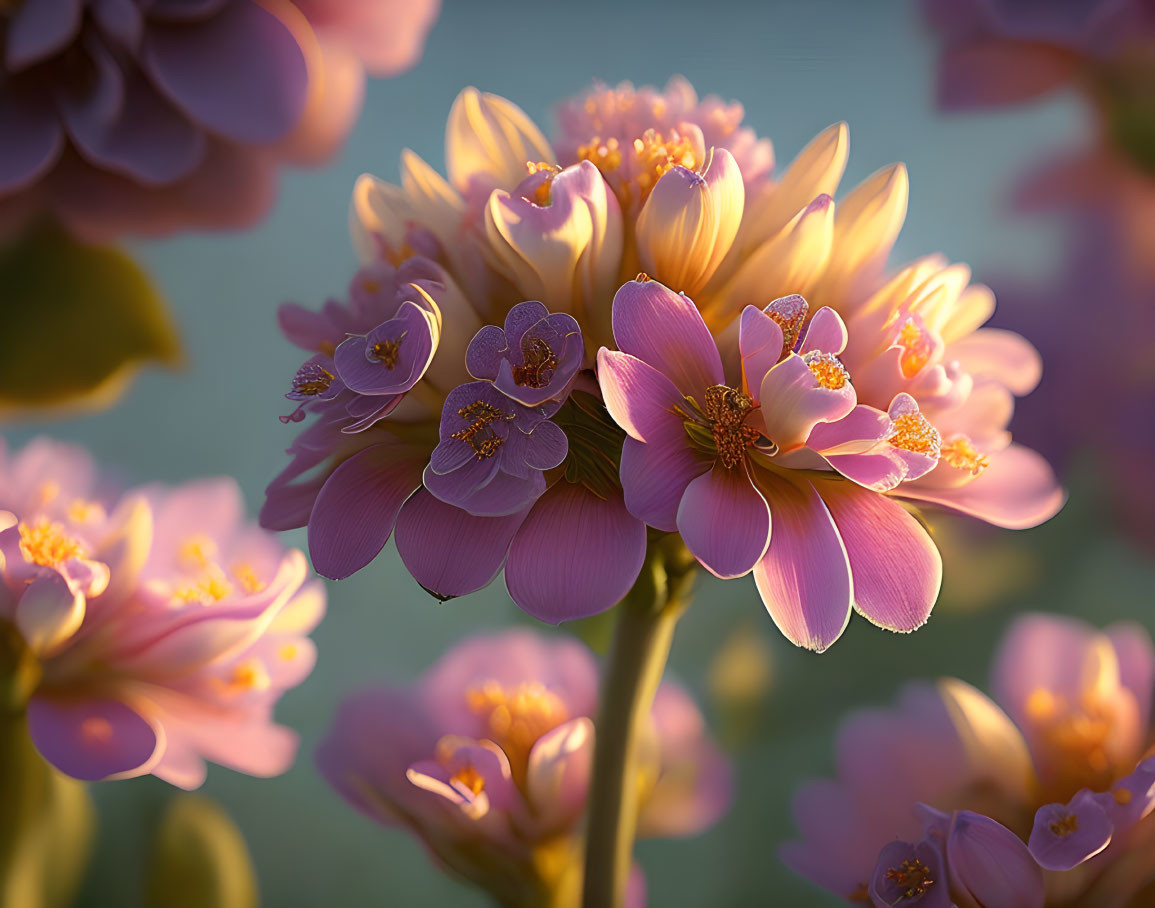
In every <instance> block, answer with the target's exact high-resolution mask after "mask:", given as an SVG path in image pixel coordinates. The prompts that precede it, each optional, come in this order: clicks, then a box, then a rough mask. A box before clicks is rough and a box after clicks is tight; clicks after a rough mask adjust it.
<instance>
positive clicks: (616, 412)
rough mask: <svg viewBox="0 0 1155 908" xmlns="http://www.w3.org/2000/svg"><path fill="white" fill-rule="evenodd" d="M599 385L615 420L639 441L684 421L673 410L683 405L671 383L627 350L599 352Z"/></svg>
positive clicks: (652, 437)
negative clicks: (626, 351) (672, 423)
mask: <svg viewBox="0 0 1155 908" xmlns="http://www.w3.org/2000/svg"><path fill="white" fill-rule="evenodd" d="M598 384H599V385H600V386H601V389H602V397H603V398H604V399H605V404H606V409H608V410H609V411H610V416H612V417H613V418H614V422H616V423H617V424H618V425H619V426H621V427H622V428H623V429H625V430H626V432H627V433H628V434H629V436H630V437H631V438H636V439H637V440H638V441H651V440H653V439H655V438H656V437H657V436H658V435H662V434H665V433H663V431H662V430H663V428H665V427H667V426H668V425H669V424H670V423H671V422H676V423H677V424H678V425H679V426H680V425H681V424H682V423H683V422H684V421H685V420H684V419H683V418H682V417H681V416H679V415H678V414H677V413H676V412H675V409H674V408H675V407H681V406H684V402H683V398H682V394H681V392H679V391H678V389H677V388H676V387H674V383H673V382H672V381H670V380H669V379H668V378H666V376H665V375H663V374H662V373H661V372H659V371H658V370H657V369H655V368H654V367H653V366H651V365H650V364H649V363H646V362H643V361H642V360H640V359H638V358H637V357H635V356H631V355H630V354H628V353H617V352H615V351H613V350H607V349H606V348H605V347H602V349H601V350H599V351H598Z"/></svg>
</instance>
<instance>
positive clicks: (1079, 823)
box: [1027, 789, 1114, 870]
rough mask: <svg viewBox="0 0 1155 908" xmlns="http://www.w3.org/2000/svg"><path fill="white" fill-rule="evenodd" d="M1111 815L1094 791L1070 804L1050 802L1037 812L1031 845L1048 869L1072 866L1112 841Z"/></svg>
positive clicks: (1084, 794) (1036, 858)
mask: <svg viewBox="0 0 1155 908" xmlns="http://www.w3.org/2000/svg"><path fill="white" fill-rule="evenodd" d="M1113 831H1114V830H1113V828H1112V824H1111V820H1110V818H1109V817H1108V816H1107V813H1106V811H1104V810H1103V808H1102V807H1100V806H1099V805H1098V804H1097V803H1096V802H1095V798H1094V796H1093V795H1092V794H1091V792H1090V791H1087V790H1086V789H1083V790H1082V791H1080V792H1079V793H1078V794H1076V795H1075V797H1073V798H1072V799H1071V803H1070V804H1047V805H1046V806H1044V807H1040V808H1039V809H1038V811H1037V812H1036V813H1035V824H1034V826H1033V827H1032V829H1031V838H1030V840H1029V842H1028V843H1027V844H1028V847H1029V848H1030V850H1031V856H1032V857H1034V859H1035V860H1036V861H1038V863H1039V866H1040V867H1042V868H1043V869H1044V870H1070V869H1071V868H1072V867H1076V866H1078V865H1079V864H1082V863H1083V861H1086V860H1088V859H1089V858H1093V857H1094V856H1095V855H1097V854H1098V853H1099V852H1100V851H1102V850H1103V849H1104V848H1106V847H1107V846H1108V845H1109V844H1111V835H1112V833H1113Z"/></svg>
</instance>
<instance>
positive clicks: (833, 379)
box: [802, 350, 850, 391]
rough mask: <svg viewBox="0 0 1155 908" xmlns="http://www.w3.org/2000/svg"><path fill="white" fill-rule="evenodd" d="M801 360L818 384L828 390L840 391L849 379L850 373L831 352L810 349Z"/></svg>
mask: <svg viewBox="0 0 1155 908" xmlns="http://www.w3.org/2000/svg"><path fill="white" fill-rule="evenodd" d="M802 361H803V362H804V363H806V365H807V366H808V367H809V369H810V373H811V374H812V375H813V376H814V377H815V378H816V379H817V380H818V384H820V385H821V386H822V387H823V388H826V390H828V391H841V390H842V389H843V388H845V387H846V383H847V382H848V381H850V373H849V372H847V371H846V367H845V366H844V365H842V363H841V362H840V361H839V359H838V357H837V356H835V355H834V354H833V353H819V352H818V351H817V350H812V351H810V352H809V353H807V354H806V355H805V356H804V357H802Z"/></svg>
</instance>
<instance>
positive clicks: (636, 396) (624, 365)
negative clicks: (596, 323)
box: [598, 320, 773, 441]
mask: <svg viewBox="0 0 1155 908" xmlns="http://www.w3.org/2000/svg"><path fill="white" fill-rule="evenodd" d="M768 321H769V320H768ZM771 324H773V323H771ZM598 384H599V385H600V386H601V390H602V397H603V399H604V400H605V404H606V409H607V410H609V411H610V416H612V417H613V418H614V422H616V423H617V424H618V425H619V426H621V427H622V428H623V429H625V430H626V433H627V434H628V435H629V436H630V437H631V438H635V439H637V440H638V441H650V440H651V439H652V440H657V439H658V438H661V437H666V436H667V435H668V434H669V430H670V427H671V425H672V424H675V423H676V424H678V426H679V431H680V424H681V423H682V422H683V421H684V420H683V419H682V417H680V416H678V414H677V412H676V410H675V408H677V407H681V406H683V399H682V395H681V393H680V392H679V391H678V389H677V388H676V387H674V383H673V382H672V381H670V380H669V379H668V378H666V376H665V375H663V374H662V373H661V372H659V371H658V370H657V369H655V368H654V367H653V366H651V365H649V364H648V363H645V362H643V361H642V360H640V359H638V358H637V357H635V356H630V354H628V353H618V352H616V351H614V350H607V349H606V348H605V347H602V349H601V350H599V351H598Z"/></svg>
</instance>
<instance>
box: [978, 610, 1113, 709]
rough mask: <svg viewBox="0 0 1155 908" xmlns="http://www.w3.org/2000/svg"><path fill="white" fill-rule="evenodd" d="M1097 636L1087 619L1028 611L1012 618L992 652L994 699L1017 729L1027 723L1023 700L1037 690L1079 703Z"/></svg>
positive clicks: (1026, 699) (1025, 703) (1025, 702)
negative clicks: (1086, 669)
mask: <svg viewBox="0 0 1155 908" xmlns="http://www.w3.org/2000/svg"><path fill="white" fill-rule="evenodd" d="M1097 636H1098V632H1097V631H1096V630H1095V629H1094V628H1092V627H1091V626H1090V625H1089V624H1087V623H1086V622H1084V621H1082V620H1080V619H1078V618H1071V617H1067V616H1065V615H1051V614H1043V613H1032V614H1027V615H1023V616H1022V617H1020V618H1018V619H1016V620H1015V622H1014V624H1012V625H1011V627H1010V629H1009V630H1007V632H1006V633H1005V634H1004V635H1003V639H1002V642H1001V643H1000V644H999V648H998V651H997V652H996V654H995V659H994V669H993V670H992V673H991V676H992V687H993V690H994V695H995V699H996V700H998V701H999V704H1000V705H1001V706H1002V707H1003V709H1005V710H1006V711H1007V714H1008V715H1010V717H1011V718H1012V719H1014V720H1015V722H1016V723H1018V724H1019V725H1020V726H1021V727H1027V726H1028V725H1030V724H1031V723H1030V717H1029V715H1028V714H1027V701H1028V700H1029V699H1030V696H1031V694H1032V693H1034V692H1035V691H1036V690H1038V689H1040V688H1042V689H1044V690H1047V691H1050V692H1052V693H1054V694H1056V695H1057V696H1060V697H1063V698H1064V699H1065V700H1067V702H1068V703H1076V704H1077V703H1079V702H1081V699H1082V695H1083V684H1084V683H1085V674H1084V670H1083V669H1084V666H1085V665H1086V664H1087V661H1088V658H1090V657H1091V656H1092V654H1093V652H1094V650H1095V647H1096V637H1097Z"/></svg>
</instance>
